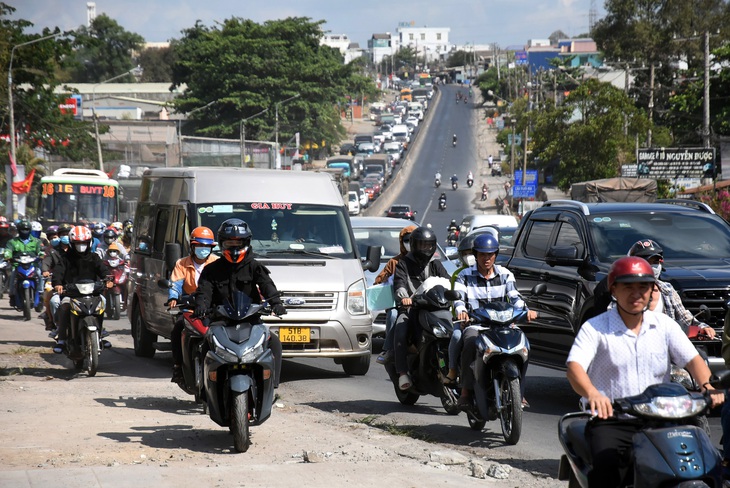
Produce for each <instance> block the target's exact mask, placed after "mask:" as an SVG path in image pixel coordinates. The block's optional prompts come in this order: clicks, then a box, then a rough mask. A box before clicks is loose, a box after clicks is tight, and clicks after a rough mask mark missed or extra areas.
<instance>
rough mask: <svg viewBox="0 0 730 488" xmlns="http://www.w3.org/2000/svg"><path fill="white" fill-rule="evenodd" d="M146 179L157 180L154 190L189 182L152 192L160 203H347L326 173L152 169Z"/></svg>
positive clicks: (225, 169)
mask: <svg viewBox="0 0 730 488" xmlns="http://www.w3.org/2000/svg"><path fill="white" fill-rule="evenodd" d="M143 179H145V180H153V182H152V184H151V186H152V187H154V186H155V181H154V180H173V179H180V180H188V184H187V185H181V184H171V185H165V188H164V189H162V188H161V189H160V190H159V191H155V189H154V188H151V189H150V194H151V195H150V199H153V198H154V199H156V200H155V201H158V202H159V203H178V202H181V201H190V202H194V203H207V202H210V203H215V202H220V203H238V202H276V203H308V204H323V205H335V206H342V205H344V203H345V202H344V200H343V199H342V194H341V193H340V190H339V187H338V186H337V183H336V182H335V180H334V178H333V177H332V176H331V175H330V174H329V173H327V172H324V171H323V172H318V171H282V170H270V169H252V168H227V167H220V166H205V167H202V166H200V167H198V166H196V167H187V168H151V169H148V170H146V171H145V172H144V175H143ZM190 180H192V181H194V182H195V184H191V181H190ZM143 186H144V185H143ZM168 188H169V190H168ZM159 199H163V200H164V202H161V201H159Z"/></svg>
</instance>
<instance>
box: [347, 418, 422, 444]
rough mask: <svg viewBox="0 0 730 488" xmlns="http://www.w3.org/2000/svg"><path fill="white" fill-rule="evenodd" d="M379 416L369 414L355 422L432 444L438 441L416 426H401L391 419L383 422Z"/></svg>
mask: <svg viewBox="0 0 730 488" xmlns="http://www.w3.org/2000/svg"><path fill="white" fill-rule="evenodd" d="M379 418H380V416H378V415H367V416H365V417H363V418H361V419H356V420H354V421H353V422H355V423H358V424H365V425H368V426H370V427H375V428H376V429H380V430H382V431H385V432H387V433H388V434H390V435H396V436H402V437H410V438H411V439H416V440H419V441H425V442H429V443H432V444H433V443H435V442H436V440H435V439H433V438H432V437H431V436H429V435H427V434H424V433H423V432H420V431H419V430H418V429H416V428H414V427H402V426H399V425H398V424H397V423H396V422H395V421H394V420H391V421H388V422H381V421H378V419H379Z"/></svg>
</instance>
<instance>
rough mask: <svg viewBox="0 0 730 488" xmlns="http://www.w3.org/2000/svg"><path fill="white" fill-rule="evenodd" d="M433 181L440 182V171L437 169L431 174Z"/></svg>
mask: <svg viewBox="0 0 730 488" xmlns="http://www.w3.org/2000/svg"><path fill="white" fill-rule="evenodd" d="M433 181H434V182H436V181H438V182H439V183H441V173H440V172H438V171H437V172H436V174H435V175H434V176H433Z"/></svg>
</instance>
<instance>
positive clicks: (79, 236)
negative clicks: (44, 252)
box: [68, 225, 92, 254]
mask: <svg viewBox="0 0 730 488" xmlns="http://www.w3.org/2000/svg"><path fill="white" fill-rule="evenodd" d="M91 239H92V236H91V230H90V229H89V228H88V227H86V226H83V225H77V226H74V227H73V228H71V231H70V232H69V233H68V240H69V242H70V244H71V247H72V248H73V249H75V250H76V252H78V253H80V254H85V253H88V252H89V248H90V247H91Z"/></svg>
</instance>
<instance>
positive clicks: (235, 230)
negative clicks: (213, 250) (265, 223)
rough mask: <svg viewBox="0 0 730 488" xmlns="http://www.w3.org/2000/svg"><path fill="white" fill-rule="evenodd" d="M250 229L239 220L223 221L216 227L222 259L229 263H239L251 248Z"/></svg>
mask: <svg viewBox="0 0 730 488" xmlns="http://www.w3.org/2000/svg"><path fill="white" fill-rule="evenodd" d="M251 237H252V234H251V229H250V228H249V227H248V224H247V223H246V222H244V221H243V220H241V219H228V220H225V221H224V222H223V223H222V224H221V225H220V227H218V244H219V245H220V247H221V250H222V251H223V257H224V258H226V260H227V261H229V262H231V263H240V262H241V261H243V258H244V257H246V253H247V252H248V249H249V247H250V246H251Z"/></svg>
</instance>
